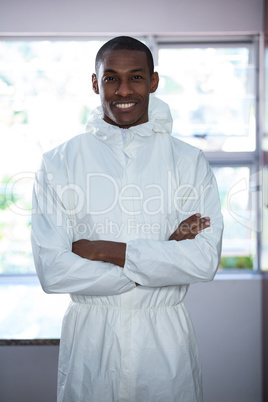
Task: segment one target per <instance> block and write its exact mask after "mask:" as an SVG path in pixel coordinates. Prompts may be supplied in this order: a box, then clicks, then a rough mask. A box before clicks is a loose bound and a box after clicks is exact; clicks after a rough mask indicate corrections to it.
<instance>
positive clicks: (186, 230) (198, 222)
mask: <svg viewBox="0 0 268 402" xmlns="http://www.w3.org/2000/svg"><path fill="white" fill-rule="evenodd" d="M209 226H210V218H209V217H204V218H201V214H199V213H197V214H194V215H192V216H190V217H189V218H187V219H185V220H184V221H182V222H181V223H180V224H179V226H178V228H177V229H176V230H175V232H174V233H172V235H171V236H170V237H169V240H176V241H181V240H186V239H194V238H195V236H196V235H198V233H200V232H202V230H204V229H206V228H208V227H209Z"/></svg>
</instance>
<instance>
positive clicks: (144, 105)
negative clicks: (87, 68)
mask: <svg viewBox="0 0 268 402" xmlns="http://www.w3.org/2000/svg"><path fill="white" fill-rule="evenodd" d="M158 80H159V78H158V74H157V73H156V72H155V73H153V74H152V75H150V72H149V67H148V63H147V58H146V54H145V53H144V52H141V51H136V50H111V51H107V52H105V53H104V55H103V57H102V62H101V64H100V67H99V71H98V72H97V76H96V74H93V75H92V85H93V90H94V92H95V93H97V94H100V98H101V105H102V109H103V119H104V120H105V121H106V122H107V123H109V124H112V125H115V126H119V127H122V128H129V127H131V126H136V125H138V124H142V123H146V122H147V121H148V103H149V95H150V93H153V92H155V91H156V89H157V86H158Z"/></svg>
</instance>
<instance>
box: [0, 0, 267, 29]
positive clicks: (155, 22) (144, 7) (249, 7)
mask: <svg viewBox="0 0 268 402" xmlns="http://www.w3.org/2000/svg"><path fill="white" fill-rule="evenodd" d="M262 28H263V0H224V1H223V0H165V1H156V0H135V1H134V2H133V1H127V0H124V1H123V0H113V1H108V0H103V1H93V0H91V1H90V0H76V1H73V0H46V1H43V0H42V1H41V0H23V1H22V0H8V1H5V0H1V3H0V32H55V33H58V32H81V33H86V32H89V33H90V32H91V33H92V32H103V33H108V32H129V33H130V32H132V33H135V32H136V33H142V32H145V33H164V32H171V33H174V32H178V33H180V32H186V33H187V32H219V31H223V32H225V31H226V32H228V31H236V32H243V31H260V30H262Z"/></svg>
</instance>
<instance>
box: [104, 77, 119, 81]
mask: <svg viewBox="0 0 268 402" xmlns="http://www.w3.org/2000/svg"><path fill="white" fill-rule="evenodd" d="M103 81H104V82H112V81H116V79H115V77H112V76H107V77H104V78H103Z"/></svg>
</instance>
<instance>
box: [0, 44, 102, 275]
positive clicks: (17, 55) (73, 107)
mask: <svg viewBox="0 0 268 402" xmlns="http://www.w3.org/2000/svg"><path fill="white" fill-rule="evenodd" d="M100 46H101V42H98V41H65V42H63V41H62V42H51V41H27V42H24V41H20V42H15V41H7V42H0V132H1V134H0V222H1V224H0V255H1V257H0V274H1V273H6V274H7V273H8V274H18V273H31V272H34V267H33V262H32V257H31V245H30V211H31V193H32V184H33V177H34V172H35V171H36V170H37V169H38V167H39V163H40V161H41V155H42V153H43V152H44V151H46V150H48V149H50V148H53V147H54V146H56V145H57V144H59V143H61V142H63V141H66V140H67V139H68V138H70V137H73V136H74V135H77V134H78V133H79V132H83V131H84V130H85V123H86V119H87V116H88V113H89V112H90V110H91V109H93V108H95V107H96V105H97V104H98V103H99V99H98V97H97V96H96V95H95V94H93V91H91V74H92V72H94V70H95V68H94V60H95V55H96V51H97V49H98V48H99V47H100Z"/></svg>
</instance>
